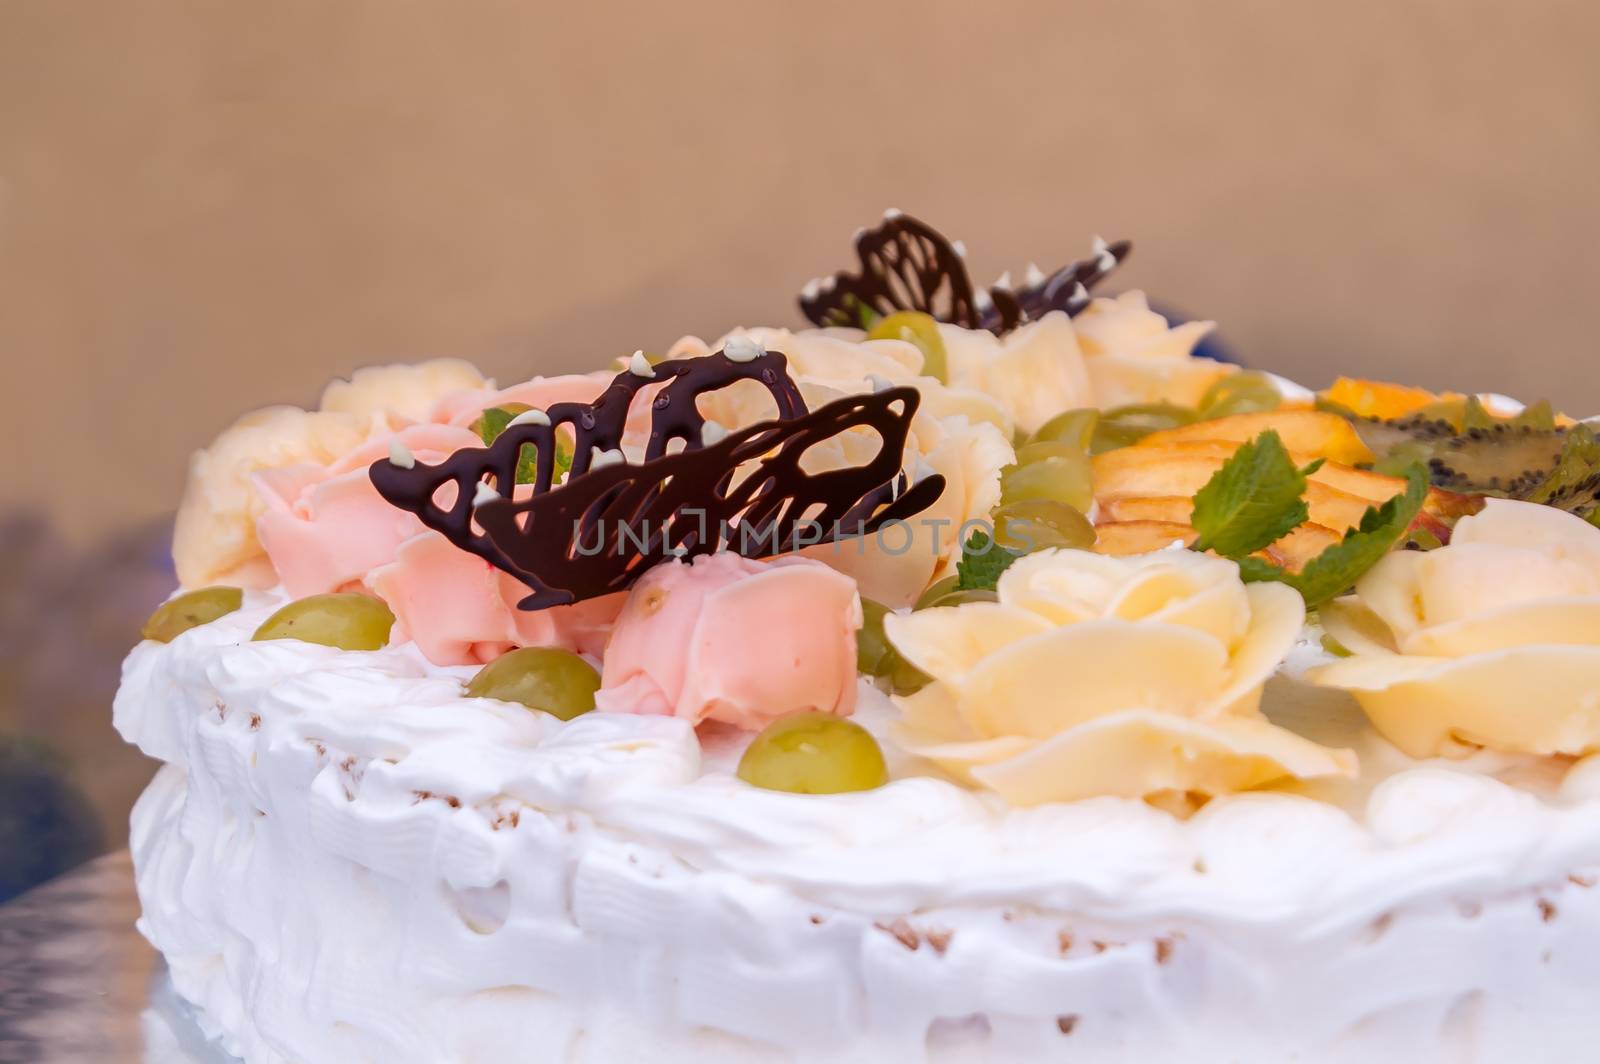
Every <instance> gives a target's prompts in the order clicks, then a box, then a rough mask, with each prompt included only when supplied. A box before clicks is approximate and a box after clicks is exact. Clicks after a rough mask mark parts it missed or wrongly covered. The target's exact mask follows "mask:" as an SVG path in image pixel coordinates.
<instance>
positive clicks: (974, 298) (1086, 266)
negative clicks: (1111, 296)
mask: <svg viewBox="0 0 1600 1064" xmlns="http://www.w3.org/2000/svg"><path fill="white" fill-rule="evenodd" d="M1132 250H1133V245H1132V244H1131V243H1129V242H1128V241H1126V240H1119V241H1118V242H1117V243H1115V244H1107V243H1105V242H1104V241H1101V240H1098V239H1097V240H1096V241H1095V248H1094V254H1093V255H1092V256H1091V257H1089V258H1087V259H1083V260H1082V261H1079V262H1074V263H1070V264H1068V265H1066V266H1063V267H1061V268H1060V269H1059V270H1057V271H1055V272H1054V273H1052V274H1048V275H1047V274H1036V275H1035V276H1030V277H1029V278H1028V280H1027V281H1026V282H1025V283H1024V284H1023V285H1022V286H1021V287H1019V288H1013V287H1012V286H1011V284H1010V283H1009V281H1007V280H1005V279H1002V280H1001V281H999V282H997V283H996V284H993V285H991V286H990V287H989V289H988V291H987V292H985V291H982V290H979V289H975V288H974V287H973V285H972V278H971V276H970V275H969V274H968V273H967V264H966V262H965V261H964V259H963V251H962V250H961V247H960V245H959V244H955V243H952V242H951V241H949V240H946V239H945V237H944V235H943V234H941V233H940V232H939V231H938V230H937V229H934V228H933V227H932V226H930V225H928V224H927V223H926V222H923V221H919V220H918V219H916V218H913V217H911V216H910V215H909V214H903V213H901V212H900V211H888V212H887V213H885V214H884V216H883V222H882V223H881V224H879V225H878V226H877V227H876V228H873V229H863V230H861V232H859V233H857V234H856V256H857V257H858V258H859V259H860V260H861V271H860V272H859V273H852V272H851V271H849V270H840V271H839V272H838V273H836V274H834V275H833V276H831V277H825V278H822V279H820V280H816V281H812V282H811V283H810V284H808V285H807V286H806V287H805V290H804V291H803V292H802V293H801V294H800V312H801V313H802V314H804V315H805V316H806V319H807V320H809V321H810V322H811V323H812V324H813V325H820V326H827V325H850V326H860V327H867V326H869V325H870V324H871V322H872V320H873V319H875V318H878V317H883V316H886V315H889V314H893V313H894V312H895V311H897V310H918V311H921V312H923V313H924V314H930V315H932V316H933V317H934V318H936V319H938V320H939V321H944V322H949V323H951V324H952V325H960V326H961V327H963V328H966V329H987V330H989V331H990V332H992V333H996V334H1004V333H1008V332H1010V331H1011V330H1012V329H1015V328H1016V327H1017V326H1019V325H1023V324H1026V323H1027V322H1030V321H1035V320H1037V319H1038V318H1042V317H1043V316H1044V315H1046V314H1048V313H1050V312H1051V311H1052V310H1062V311H1066V312H1067V313H1068V314H1077V313H1078V312H1079V311H1080V310H1082V309H1083V308H1084V307H1086V306H1088V305H1089V299H1090V296H1089V291H1090V289H1092V288H1094V286H1095V285H1096V284H1098V283H1100V282H1101V281H1103V280H1105V278H1106V277H1107V276H1108V275H1109V274H1110V273H1111V271H1112V270H1114V269H1116V268H1117V267H1118V266H1119V265H1121V264H1122V262H1123V260H1124V259H1126V258H1127V257H1128V255H1129V253H1130V252H1132ZM1035 273H1036V271H1035Z"/></svg>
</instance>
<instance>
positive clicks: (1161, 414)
mask: <svg viewBox="0 0 1600 1064" xmlns="http://www.w3.org/2000/svg"><path fill="white" fill-rule="evenodd" d="M1196 417H1197V415H1196V414H1195V412H1194V411H1193V410H1190V409H1188V408H1187V407H1182V406H1174V405H1172V404H1171V403H1139V404H1136V405H1134V406H1119V407H1117V408H1116V409H1114V410H1107V411H1105V412H1104V413H1102V414H1101V415H1100V420H1099V422H1098V423H1096V425H1095V427H1094V437H1093V439H1092V440H1091V441H1090V443H1089V451H1090V453H1091V454H1104V453H1105V452H1106V451H1114V450H1116V449H1117V448H1119V447H1131V446H1133V445H1134V444H1136V443H1138V442H1139V441H1140V440H1142V439H1144V438H1145V437H1146V436H1148V435H1150V434H1151V433H1152V432H1159V431H1161V430H1162V429H1175V428H1178V427H1180V426H1182V425H1192V424H1194V422H1195V420H1196Z"/></svg>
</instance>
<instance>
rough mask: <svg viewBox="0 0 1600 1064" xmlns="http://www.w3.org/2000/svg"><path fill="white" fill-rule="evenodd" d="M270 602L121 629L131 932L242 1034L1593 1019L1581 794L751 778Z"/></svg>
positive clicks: (1051, 1038) (1394, 780)
mask: <svg viewBox="0 0 1600 1064" xmlns="http://www.w3.org/2000/svg"><path fill="white" fill-rule="evenodd" d="M276 604H277V601H276V599H275V598H274V597H272V596H270V595H261V596H258V597H257V596H253V597H252V601H251V603H250V604H247V606H246V607H245V608H244V609H242V610H240V611H239V612H238V614H236V615H231V616H230V617H227V618H224V619H222V620H220V621H218V622H215V623H213V624H212V625H208V626H206V627H205V628H202V629H197V630H195V631H193V632H191V633H187V634H185V635H183V636H181V637H179V638H178V639H177V640H175V641H173V642H172V643H170V644H166V645H157V644H147V645H146V646H144V647H141V648H139V650H137V651H136V652H135V654H134V655H133V656H132V657H131V658H130V660H129V664H128V667H127V675H126V679H125V683H124V686H123V690H122V692H121V693H120V695H119V698H118V703H117V723H118V727H119V728H120V729H122V731H123V732H124V734H125V735H126V736H127V737H128V738H129V739H130V740H131V741H134V742H138V743H139V744H140V745H141V746H143V747H144V748H145V749H146V750H147V751H148V752H150V753H152V754H154V755H156V756H159V757H161V758H162V759H163V760H166V761H167V762H168V764H167V766H166V767H165V768H163V770H162V772H161V775H160V778H159V779H158V781H157V783H156V784H155V785H154V786H153V787H152V789H151V791H150V792H149V794H148V795H147V796H146V797H145V799H144V800H142V801H141V803H140V806H139V808H138V809H137V811H136V813H135V817H134V825H135V835H134V846H135V855H136V861H137V866H138V869H139V888H140V896H141V901H142V903H143V905H144V908H145V915H144V918H143V921H142V922H141V929H142V930H143V931H144V932H145V933H146V934H147V935H148V936H149V937H150V938H151V939H152V941H153V942H155V944H156V945H157V946H158V948H159V949H161V951H162V952H163V954H164V955H165V956H166V957H167V959H168V963H169V965H170V967H171V969H172V973H173V979H174V982H175V984H176V985H177V987H178V989H179V991H180V993H182V994H183V995H184V996H185V997H186V998H188V999H190V1000H191V1001H194V1002H195V1003H197V1004H198V1005H199V1006H200V1008H201V1009H202V1012H203V1015H204V1016H206V1017H207V1018H208V1022H210V1023H212V1024H213V1025H214V1027H215V1030H216V1032H217V1033H219V1034H223V1035H224V1036H225V1045H227V1046H228V1048H230V1049H231V1050H232V1051H233V1052H235V1053H238V1054H239V1055H241V1056H243V1057H244V1058H245V1059H246V1060H249V1061H252V1062H253V1061H257V1060H261V1061H278V1060H283V1061H289V1060H296V1061H307V1062H310V1064H317V1062H320V1061H324V1060H327V1061H352V1060H385V1061H407V1060H415V1061H432V1060H441V1059H455V1060H471V1061H480V1060H481V1061H498V1060H511V1059H519V1057H520V1056H521V1055H522V1054H523V1053H524V1052H525V1050H526V1047H527V1046H529V1045H539V1046H541V1047H551V1049H552V1052H551V1054H550V1055H549V1056H548V1057H546V1058H545V1059H552V1060H571V1061H575V1062H576V1061H615V1060H624V1059H651V1060H663V1061H670V1060H678V1059H681V1060H685V1061H687V1060H691V1059H692V1060H719V1059H726V1060H730V1061H732V1060H738V1061H746V1060H774V1061H789V1060H806V1061H812V1060H816V1061H835V1060H837V1061H856V1060H863V1061H864V1060H882V1059H896V1060H907V1061H922V1060H926V1061H946V1060H963V1059H982V1060H999V1061H1006V1060H1015V1061H1024V1060H1051V1059H1061V1060H1074V1061H1081V1060H1091V1061H1094V1060H1107V1061H1110V1060H1124V1059H1139V1058H1141V1057H1142V1058H1148V1056H1149V1055H1151V1054H1155V1053H1158V1052H1161V1051H1163V1047H1170V1046H1172V1045H1175V1044H1182V1045H1184V1046H1185V1047H1186V1049H1185V1053H1186V1059H1193V1060H1196V1061H1211V1060H1215V1061H1225V1060H1238V1059H1245V1060H1251V1059H1257V1060H1267V1059H1287V1058H1289V1057H1290V1056H1291V1055H1293V1054H1295V1053H1299V1054H1302V1055H1305V1056H1306V1057H1307V1058H1308V1059H1318V1060H1339V1059H1349V1060H1357V1059H1363V1060H1372V1059H1408V1057H1407V1055H1406V1054H1408V1053H1409V1054H1412V1056H1411V1057H1410V1058H1409V1059H1417V1055H1418V1054H1423V1053H1436V1052H1437V1047H1438V1046H1440V1045H1449V1044H1452V1043H1451V1041H1450V1040H1451V1039H1455V1040H1457V1041H1458V1042H1459V1044H1461V1045H1463V1046H1467V1045H1470V1046H1472V1047H1475V1051H1476V1052H1480V1053H1488V1054H1495V1053H1502V1052H1503V1053H1515V1052H1518V1051H1524V1052H1525V1051H1527V1048H1528V1041H1527V1038H1528V1031H1529V1030H1530V1029H1532V1028H1533V1026H1536V1027H1537V1029H1538V1030H1539V1032H1540V1033H1539V1036H1538V1037H1539V1039H1540V1046H1541V1047H1542V1048H1545V1049H1548V1050H1549V1052H1550V1053H1551V1054H1552V1055H1553V1054H1554V1053H1555V1052H1558V1051H1572V1052H1578V1051H1579V1049H1580V1047H1581V1046H1582V1045H1583V1044H1586V1041H1585V1040H1586V1039H1587V1038H1588V1037H1589V1035H1590V1032H1589V1031H1588V1030H1587V1027H1588V1024H1587V1021H1585V1020H1584V1019H1583V1017H1584V1016H1585V1015H1587V1011H1586V1009H1585V1008H1583V1007H1582V999H1583V997H1584V989H1583V988H1584V987H1585V986H1587V985H1592V983H1591V981H1592V979H1593V978H1594V976H1595V972H1594V971H1593V965H1594V962H1593V960H1592V957H1593V956H1594V949H1593V947H1594V946H1595V945H1596V944H1597V943H1600V906H1597V903H1596V901H1595V900H1594V899H1595V892H1594V891H1593V890H1592V889H1590V887H1591V885H1592V884H1593V883H1594V882H1595V880H1594V879H1592V878H1590V875H1589V874H1588V872H1586V870H1600V816H1596V810H1597V808H1600V807H1597V806H1596V805H1594V804H1593V801H1592V800H1587V799H1586V800H1583V801H1576V800H1575V798H1574V796H1573V795H1572V794H1571V793H1569V794H1568V796H1567V797H1566V798H1561V797H1560V796H1559V795H1558V794H1552V795H1550V796H1548V797H1547V798H1546V799H1541V798H1538V797H1535V796H1533V795H1531V794H1528V793H1524V792H1520V791H1517V790H1515V789H1513V788H1512V787H1510V786H1508V785H1506V784H1504V783H1501V782H1498V781H1496V780H1494V779H1492V778H1490V777H1488V776H1484V775H1477V774H1471V773H1468V772H1464V771H1462V770H1461V769H1460V767H1459V766H1457V767H1436V766H1424V767H1417V768H1410V769H1407V770H1405V771H1402V772H1401V773H1399V774H1397V775H1395V776H1392V777H1390V778H1389V779H1388V780H1387V781H1385V782H1384V783H1382V784H1380V785H1379V788H1378V791H1377V792H1376V793H1375V794H1374V797H1373V799H1372V800H1371V802H1370V803H1369V804H1368V807H1367V808H1366V810H1365V811H1362V810H1356V811H1355V815H1354V816H1352V815H1351V814H1348V813H1345V812H1343V811H1341V810H1339V809H1336V808H1333V807H1331V806H1329V805H1327V804H1325V803H1322V802H1317V801H1312V800H1310V799H1307V798H1300V797H1296V796H1291V795H1282V794H1278V795H1268V794H1262V795H1243V796H1238V797H1234V798H1223V799H1218V800H1216V801H1215V802H1213V803H1212V804H1211V805H1209V806H1208V807H1207V808H1206V809H1205V810H1204V811H1202V813H1201V814H1200V815H1198V816H1196V817H1194V818H1192V819H1190V820H1189V821H1186V822H1184V821H1176V820H1173V819H1172V818H1171V817H1169V816H1167V815H1166V814H1164V813H1160V812H1159V811H1156V810H1152V809H1150V808H1149V807H1148V806H1146V805H1144V804H1143V803H1139V802H1136V801H1130V800H1126V799H1102V800H1098V801H1094V802H1087V803H1077V804H1075V805H1073V806H1048V807H1043V808H1040V809H1037V810H1012V809H1006V808H1004V807H1003V806H999V805H997V804H995V803H988V802H985V801H983V800H981V799H980V798H978V797H977V796H975V795H973V794H971V793H970V792H967V791H965V790H963V789H960V788H958V787H956V786H954V785H953V784H950V783H946V782H943V781H940V780H936V779H928V778H913V779H904V780H900V781H897V782H894V783H891V784H890V785H889V786H887V787H885V788H881V789H879V790H876V791H870V792H864V793H862V794H857V795H839V796H834V797H816V796H810V797H808V796H794V795H781V794H775V793H770V792H769V793H763V794H762V795H760V798H761V799H762V800H761V801H758V802H754V803H750V802H745V803H736V802H732V801H730V797H731V796H732V794H733V793H734V789H735V788H737V787H739V786H740V785H739V784H738V783H737V781H736V780H734V779H733V778H732V777H731V776H730V775H729V774H728V773H727V768H728V765H727V764H726V755H725V754H722V753H719V752H718V751H717V750H716V749H715V748H714V746H713V749H712V750H711V751H710V752H709V754H708V756H707V763H706V766H705V767H706V769H707V770H706V771H704V772H702V765H701V755H700V751H699V746H698V744H697V743H696V742H695V740H694V738H693V734H692V732H690V731H689V730H688V729H687V727H685V726H683V725H682V724H681V723H680V722H676V721H672V720H670V719H664V718H658V717H649V716H637V715H618V714H589V715H585V716H583V717H579V718H577V719H576V720H574V721H572V722H566V723H563V722H560V721H556V720H554V719H553V718H548V717H545V716H543V715H539V714H529V713H527V712H525V711H522V710H520V709H517V708H514V707H508V706H506V705H504V704H503V703H499V702H496V701H494V700H488V699H481V700H480V699H462V698H461V696H460V691H459V685H460V682H461V674H462V671H463V670H459V669H450V668H441V667H438V666H432V665H430V664H428V663H427V662H426V661H425V660H423V659H421V658H420V657H419V656H418V655H416V654H415V653H413V652H410V651H408V650H407V649H405V648H391V649H388V650H383V651H378V652H371V653H349V652H342V651H338V650H332V649H328V648H320V647H310V646H306V645H304V644H297V643H266V644H262V643H251V642H249V641H248V634H249V632H250V631H251V630H253V628H254V627H255V626H256V625H257V624H259V623H260V621H262V620H264V619H265V618H266V616H268V615H269V614H270V613H271V612H272V609H273V607H274V606H275V605H276ZM869 697H870V696H869ZM877 708H879V709H881V708H882V707H877ZM861 716H862V718H863V719H865V720H867V722H868V723H869V724H870V725H872V726H874V727H881V726H882V718H883V717H884V716H886V714H882V713H877V714H875V713H874V707H870V706H864V707H863V710H862V714H861ZM719 762H722V763H720V764H719ZM562 1054H565V1055H562ZM640 1054H647V1057H644V1058H641V1056H640ZM1385 1054H1389V1055H1385ZM1435 1059H1448V1058H1437V1057H1436V1058H1435Z"/></svg>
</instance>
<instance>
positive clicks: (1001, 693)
mask: <svg viewBox="0 0 1600 1064" xmlns="http://www.w3.org/2000/svg"><path fill="white" fill-rule="evenodd" d="M997 591H998V601H996V602H973V603H967V604H963V605H958V606H951V607H936V608H933V609H927V610H921V611H918V612H916V613H911V614H903V615H895V616H891V617H889V618H887V619H886V621H885V631H886V632H887V634H888V636H889V639H890V640H891V641H892V642H893V643H894V645H895V647H896V649H897V650H899V652H900V653H901V654H902V655H904V656H905V657H906V658H907V659H908V660H909V661H910V662H912V663H913V664H914V665H916V666H917V667H918V668H919V669H921V670H922V671H923V672H924V673H926V674H927V675H928V676H930V677H931V678H932V681H933V682H932V683H930V684H928V686H926V687H924V688H923V689H922V690H921V691H919V692H917V693H915V694H913V695H910V696H907V697H903V698H901V699H899V704H900V707H901V710H902V711H903V713H904V719H903V721H902V722H901V723H900V725H899V727H898V729H897V732H896V734H897V737H898V739H899V740H900V742H901V744H902V745H904V746H905V747H906V749H908V750H910V751H911V752H912V753H915V754H918V755H920V756H922V757H925V758H927V759H928V760H930V761H932V762H934V763H935V764H938V765H939V766H941V767H942V768H944V769H946V770H947V771H949V772H951V773H953V774H955V775H956V776H958V777H959V778H962V779H965V780H967V781H969V782H971V783H974V784H977V785H979V786H982V787H985V788H987V789H989V790H992V791H994V792H995V793H997V794H999V795H1000V796H1001V797H1002V798H1004V799H1005V800H1006V801H1008V802H1011V803H1012V804H1016V805H1037V804H1040V803H1042V802H1052V801H1070V800H1073V799H1076V798H1085V797H1090V796H1093V795H1122V796H1125V797H1133V798H1169V797H1174V796H1186V795H1199V796H1211V795H1215V794H1223V793H1228V792H1232V791H1238V790H1245V789H1248V788H1251V787H1257V786H1261V785H1263V784H1266V783H1271V782H1273V781H1274V780H1281V779H1285V778H1291V777H1293V778H1299V779H1306V778H1311V777H1317V776H1348V775H1353V774H1354V772H1355V759H1354V756H1353V755H1352V754H1350V753H1349V752H1348V751H1341V750H1330V749H1327V748H1325V747H1322V746H1319V745H1317V744H1315V743H1312V742H1310V741H1309V740H1306V739H1303V738H1301V737H1299V736H1298V735H1295V734H1294V733H1293V732H1290V731H1287V730H1286V729H1283V728H1279V727H1276V726H1274V725H1273V724H1271V723H1269V722H1268V721H1267V720H1266V719H1265V718H1264V717H1263V716H1262V715H1261V712H1260V702H1261V691H1262V687H1263V685H1264V684H1265V683H1266V680H1267V677H1268V676H1270V675H1271V674H1272V673H1273V672H1274V671H1275V670H1276V669H1277V667H1278V665H1279V664H1280V663H1281V662H1282V660H1283V658H1284V656H1285V655H1286V654H1287V653H1288V651H1289V649H1290V648H1291V647H1292V646H1293V645H1294V643H1295V640H1296V639H1297V638H1298V637H1299V635H1300V631H1301V628H1302V626H1303V624H1304V621H1305V605H1304V603H1303V602H1302V601H1301V599H1300V596H1299V595H1298V594H1296V593H1295V592H1294V591H1293V590H1291V589H1290V588H1288V587H1285V586H1283V585H1281V584H1251V585H1248V586H1247V585H1245V584H1244V583H1242V582H1241V581H1240V579H1239V570H1238V566H1237V565H1235V564H1234V563H1233V562H1230V561H1226V560H1222V559H1217V558H1208V557H1206V556H1204V555H1201V554H1197V553H1194V552H1191V551H1186V550H1166V551H1158V552H1155V553H1153V554H1146V555H1141V556H1137V557H1130V558H1113V557H1105V556H1102V555H1098V554H1093V553H1090V552H1087V551H1075V550H1046V551H1040V552H1039V553H1036V554H1031V555H1028V556H1027V557H1024V558H1021V559H1019V560H1018V561H1017V562H1016V563H1015V564H1013V565H1012V566H1011V567H1010V568H1009V569H1007V570H1006V571H1005V573H1004V574H1003V575H1002V576H1001V577H1000V580H999V584H998V588H997Z"/></svg>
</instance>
